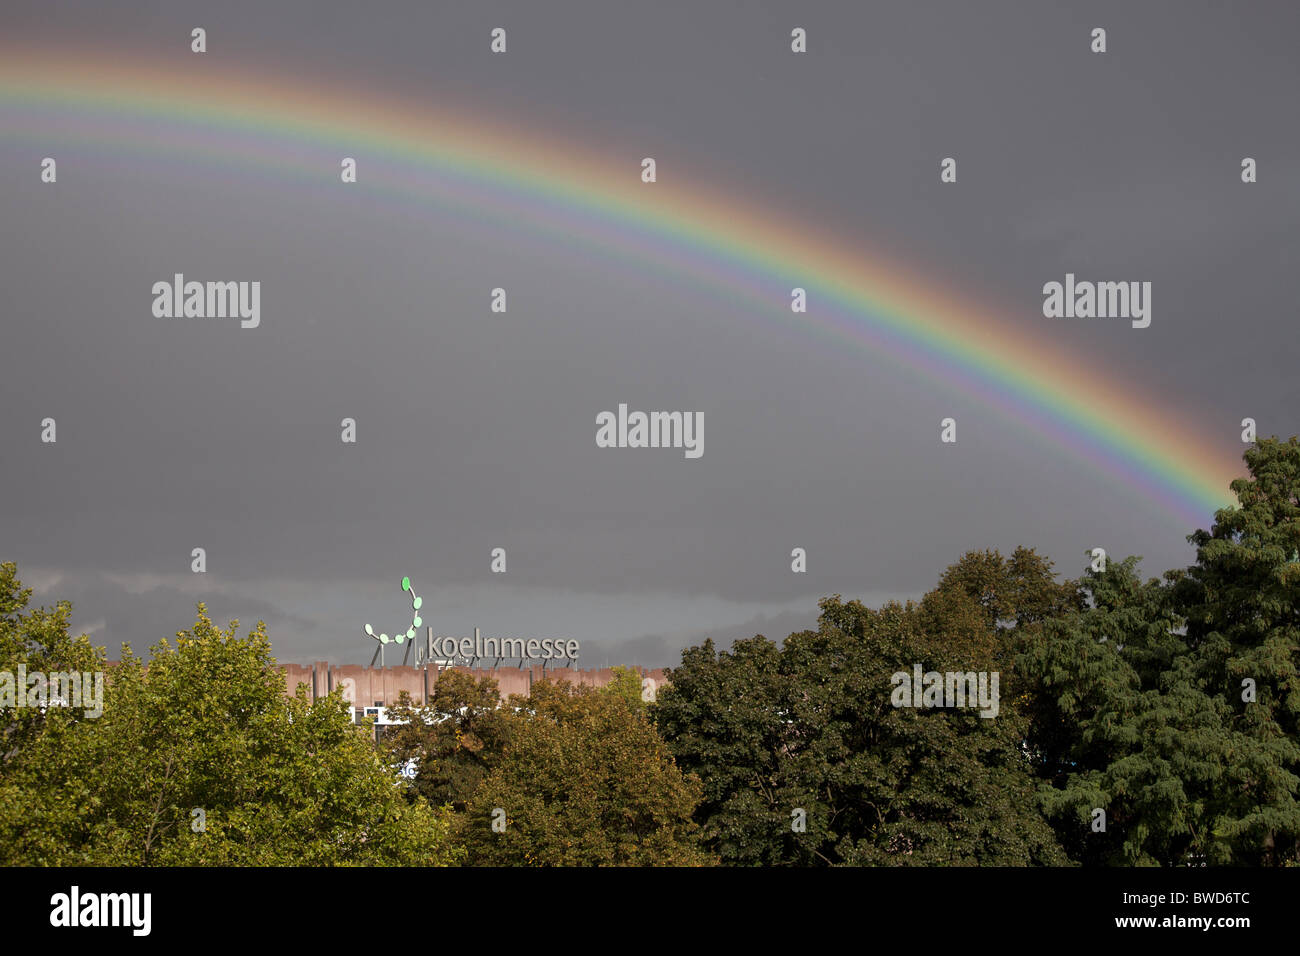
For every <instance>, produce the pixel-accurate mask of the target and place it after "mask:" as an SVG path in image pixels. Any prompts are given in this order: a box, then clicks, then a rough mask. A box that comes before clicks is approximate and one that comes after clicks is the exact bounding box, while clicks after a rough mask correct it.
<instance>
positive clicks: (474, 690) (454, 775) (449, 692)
mask: <svg viewBox="0 0 1300 956" xmlns="http://www.w3.org/2000/svg"><path fill="white" fill-rule="evenodd" d="M389 716H390V717H391V718H393V719H395V720H405V721H407V723H406V724H403V725H399V726H395V727H389V728H388V730H387V732H386V733H385V735H384V741H383V742H384V747H385V749H386V750H387V752H388V753H389V754H390V757H391V759H392V761H393V762H395V763H397V764H399V765H400V764H404V763H406V761H408V760H412V759H413V760H414V761H415V767H416V777H415V780H414V783H413V787H412V793H413V794H415V795H419V796H421V797H423V798H425V799H426V800H428V802H429V803H431V804H433V805H434V806H443V805H449V806H451V807H453V808H454V809H456V810H458V811H459V810H464V809H465V803H466V801H467V800H469V798H470V797H471V796H473V794H474V791H475V790H476V789H478V786H479V784H480V783H482V782H483V779H484V778H485V777H486V776H487V775H488V774H489V773H490V772H491V771H492V768H493V767H495V766H496V765H497V764H498V763H499V762H500V760H501V756H502V754H503V753H504V751H505V745H506V743H507V741H508V740H509V739H510V732H511V730H512V728H513V726H514V724H513V722H512V721H511V720H510V717H509V712H508V711H505V710H502V708H501V695H500V692H499V691H498V689H497V682H496V681H495V680H493V679H492V678H490V677H484V678H480V679H476V678H475V677H474V676H473V675H472V674H466V673H464V672H463V671H457V670H444V671H442V672H441V673H440V674H439V675H438V680H437V682H436V683H435V684H434V687H433V692H432V693H431V694H430V695H429V701H428V703H427V705H425V706H423V707H417V706H415V705H414V704H413V703H412V701H411V699H410V697H409V695H407V694H406V693H405V692H403V693H402V694H401V695H400V696H399V698H398V702H397V704H395V705H394V706H393V707H390V708H389Z"/></svg>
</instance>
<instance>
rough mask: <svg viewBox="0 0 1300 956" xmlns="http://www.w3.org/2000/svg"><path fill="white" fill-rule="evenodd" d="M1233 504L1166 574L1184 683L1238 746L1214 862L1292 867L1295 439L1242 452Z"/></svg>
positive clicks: (1297, 562) (1298, 483) (1296, 668)
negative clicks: (1221, 717)
mask: <svg viewBox="0 0 1300 956" xmlns="http://www.w3.org/2000/svg"><path fill="white" fill-rule="evenodd" d="M1244 458H1245V461H1246V466H1247V468H1248V470H1249V473H1250V477H1249V478H1239V479H1237V480H1236V481H1234V482H1233V483H1232V490H1233V492H1234V493H1235V494H1236V497H1237V504H1236V505H1235V506H1232V507H1228V508H1223V509H1220V510H1219V511H1218V513H1217V514H1216V515H1215V521H1214V525H1213V527H1212V528H1211V530H1210V531H1208V532H1207V531H1204V530H1200V531H1197V532H1196V533H1194V534H1192V535H1190V536H1189V537H1188V540H1189V541H1190V542H1191V543H1192V544H1193V545H1195V546H1196V563H1195V565H1193V566H1192V567H1190V568H1188V569H1187V570H1186V572H1185V573H1182V574H1176V575H1172V576H1171V580H1172V581H1173V586H1174V588H1175V600H1176V603H1177V605H1178V607H1179V609H1180V610H1181V611H1182V613H1183V614H1184V615H1185V616H1186V619H1187V641H1188V644H1189V646H1190V649H1191V654H1192V658H1193V659H1192V662H1191V665H1190V671H1191V677H1190V679H1191V680H1192V681H1193V682H1194V683H1195V686H1197V687H1198V688H1199V689H1200V690H1202V691H1203V692H1204V693H1205V694H1206V695H1208V696H1211V697H1213V698H1215V699H1216V700H1217V701H1221V702H1222V706H1223V707H1224V709H1225V719H1226V721H1227V724H1228V726H1229V727H1230V728H1231V729H1232V731H1234V732H1235V733H1237V734H1240V735H1241V736H1242V737H1244V738H1245V740H1247V741H1249V745H1248V746H1247V745H1244V744H1243V745H1239V746H1238V748H1237V749H1236V750H1235V751H1234V753H1233V757H1234V759H1233V762H1232V764H1231V766H1230V768H1229V769H1228V770H1227V771H1226V772H1225V774H1224V777H1223V779H1222V780H1221V781H1220V782H1219V785H1218V786H1217V787H1216V788H1215V790H1214V793H1213V795H1212V799H1211V800H1210V805H1211V806H1212V808H1213V814H1214V837H1215V853H1214V854H1213V856H1212V859H1211V862H1233V863H1245V864H1253V865H1260V864H1274V865H1276V864H1280V863H1284V862H1291V863H1295V862H1300V802H1297V791H1298V789H1300V742H1298V741H1300V444H1298V443H1297V439H1296V438H1295V437H1294V436H1293V437H1292V438H1291V439H1290V440H1289V441H1285V442H1284V441H1280V440H1278V439H1277V438H1266V439H1261V440H1260V441H1259V442H1258V443H1257V444H1256V445H1254V446H1253V447H1251V448H1250V449H1248V450H1247V451H1246V453H1245V455H1244Z"/></svg>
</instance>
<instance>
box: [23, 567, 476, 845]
mask: <svg viewBox="0 0 1300 956" xmlns="http://www.w3.org/2000/svg"><path fill="white" fill-rule="evenodd" d="M27 597H28V592H25V591H22V590H20V589H19V588H18V587H17V583H16V578H15V575H14V572H13V569H12V566H11V565H7V566H5V568H4V574H3V576H0V608H3V609H4V612H3V617H4V624H3V629H4V633H3V636H0V640H3V641H4V647H5V653H6V659H7V661H8V662H9V663H13V664H16V663H19V662H25V663H26V664H27V666H28V667H29V668H32V669H34V667H35V665H36V664H37V663H40V664H41V665H42V666H43V667H45V666H49V665H51V664H53V663H55V661H54V660H52V658H51V655H52V654H53V655H54V656H56V657H59V656H61V657H63V658H64V661H63V662H66V661H68V660H75V661H76V662H77V663H80V664H84V665H85V666H86V667H87V668H90V669H95V670H100V671H103V670H106V669H108V670H110V671H111V672H110V673H109V674H108V677H107V681H106V686H105V694H104V709H103V714H102V716H100V717H98V718H89V717H86V716H84V714H80V713H79V712H77V711H74V710H72V709H70V708H49V709H48V710H47V711H46V713H45V714H44V715H43V716H41V715H39V712H37V715H36V716H33V714H31V713H20V715H19V716H18V717H17V718H14V717H13V716H12V715H11V714H10V713H9V712H8V711H6V712H5V713H4V714H3V716H2V717H0V719H2V720H3V721H4V723H5V725H6V728H7V730H8V729H11V728H14V727H15V725H16V726H17V729H16V730H15V731H14V732H13V733H7V734H6V741H7V745H6V747H5V766H4V777H3V783H2V784H0V787H2V788H3V792H2V793H0V806H2V807H3V808H4V809H3V811H0V847H2V848H3V849H0V854H3V861H4V862H6V863H13V864H40V865H74V864H75V865H115V866H120V865H241V866H242V865H291V864H315V865H320V864H327V865H329V864H377V863H396V864H402V863H406V864H419V865H436V864H447V863H454V862H456V861H457V859H458V855H457V853H456V852H455V851H454V850H453V848H452V846H451V844H450V843H449V841H448V832H449V829H450V821H449V818H448V815H447V814H446V813H444V812H442V811H438V810H434V809H432V808H430V807H429V806H428V805H427V804H426V803H423V802H420V803H417V804H415V805H412V804H409V803H408V802H407V801H406V799H405V798H404V797H403V794H402V786H401V784H400V781H399V780H398V778H397V776H396V774H395V772H394V770H393V768H391V767H390V766H388V765H387V763H386V762H385V761H384V760H383V759H381V756H380V754H379V753H378V752H377V751H376V749H375V747H374V745H373V744H372V743H371V742H370V741H369V740H368V738H367V737H366V735H365V734H364V733H363V732H362V731H360V730H359V729H358V728H356V727H354V726H353V725H352V723H351V721H350V718H349V716H348V712H347V708H346V705H345V704H344V703H343V701H342V699H341V697H340V695H339V694H338V693H336V694H333V695H331V696H330V697H328V698H325V699H322V700H318V701H316V702H314V703H313V702H308V701H307V699H306V696H305V691H304V690H303V689H302V688H299V691H298V693H297V695H296V696H295V697H292V698H288V697H286V695H285V693H284V678H283V676H282V674H281V672H280V671H279V669H278V668H277V667H276V666H275V662H274V660H273V659H272V657H271V655H270V644H269V641H268V640H267V637H266V633H265V630H264V628H263V626H262V625H261V624H259V625H258V626H257V627H256V628H255V629H254V630H253V631H252V632H251V633H250V634H249V635H248V636H247V637H244V638H240V637H238V636H237V635H236V629H237V626H238V622H232V623H231V624H230V626H229V627H228V628H227V629H225V630H224V631H223V630H221V629H218V628H217V627H216V626H215V625H214V624H213V623H212V621H211V620H210V619H209V618H208V616H207V612H206V609H205V608H204V607H203V605H202V604H200V605H199V607H198V620H197V621H196V622H195V625H194V627H193V628H191V629H190V630H189V631H185V632H181V633H179V634H177V639H176V642H175V645H174V646H173V645H172V644H171V643H170V642H168V641H166V640H164V641H161V642H159V643H158V644H156V645H155V646H154V647H153V649H152V651H153V652H152V657H151V659H150V660H149V661H148V662H147V664H146V662H145V661H144V660H142V659H141V658H138V657H136V656H134V655H133V654H132V653H131V651H130V649H129V648H125V649H124V656H123V660H122V661H121V662H120V663H118V664H117V665H115V666H113V667H112V668H107V666H106V664H105V661H104V654H103V650H102V649H101V648H96V649H94V656H93V659H92V658H90V657H87V656H86V655H85V647H86V646H88V642H85V641H84V638H82V639H78V640H77V641H70V640H69V639H68V638H67V636H66V621H67V609H66V606H63V605H61V606H60V607H59V609H58V610H56V611H55V612H54V613H53V614H47V613H45V612H42V611H35V612H32V613H30V614H27V615H24V614H23V613H22V608H23V607H24V606H25V604H26V600H27ZM195 811H199V813H196V812H195ZM200 824H201V826H200Z"/></svg>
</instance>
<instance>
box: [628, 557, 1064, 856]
mask: <svg viewBox="0 0 1300 956" xmlns="http://www.w3.org/2000/svg"><path fill="white" fill-rule="evenodd" d="M1071 594H1072V592H1071V590H1070V589H1069V588H1068V587H1066V588H1061V587H1060V586H1058V585H1056V584H1055V583H1054V582H1053V580H1052V576H1051V572H1050V565H1048V564H1047V563H1046V562H1042V561H1041V559H1038V558H1037V556H1036V555H1033V554H1032V552H1024V553H1023V554H1022V553H1018V555H1017V560H1016V561H1014V562H1007V561H1004V560H1003V559H1002V558H1001V557H1000V556H998V555H997V554H996V553H984V554H971V555H968V556H967V557H966V558H965V559H963V562H962V563H961V564H959V565H956V566H954V567H953V568H951V569H949V573H948V574H947V575H945V577H944V579H943V580H942V581H941V583H940V587H939V588H938V589H936V591H934V592H931V593H930V594H928V595H926V597H925V598H924V599H923V600H922V601H921V602H920V603H919V604H914V603H909V604H907V605H906V606H902V605H899V604H897V603H891V604H888V605H886V606H885V607H883V608H881V609H880V610H878V611H873V610H871V609H869V608H866V607H864V606H863V605H862V604H861V603H859V602H857V601H850V602H844V601H842V600H841V599H840V598H839V596H838V595H837V596H835V597H832V598H828V599H826V600H824V601H823V602H822V604H821V608H822V614H821V618H820V622H819V627H818V629H817V630H816V631H806V632H803V633H800V634H793V635H791V636H790V637H789V638H788V639H787V640H786V641H785V643H784V646H783V647H782V648H780V649H778V648H776V647H775V645H773V644H771V643H770V642H769V641H767V640H766V639H765V638H763V637H761V636H759V637H756V638H754V639H753V640H751V641H740V642H737V644H736V645H735V647H734V648H733V650H732V651H731V652H721V653H718V652H715V650H714V647H713V645H712V643H711V642H706V643H705V645H704V646H703V647H700V648H692V649H691V650H688V651H687V652H685V653H684V654H683V659H682V666H681V667H679V668H674V669H673V670H672V671H671V673H670V675H669V679H670V681H671V684H670V685H669V686H668V687H667V688H665V690H664V691H663V692H662V693H661V694H660V697H659V701H658V703H657V705H656V706H655V707H654V708H653V714H654V717H655V720H656V723H657V724H658V726H659V728H660V730H661V732H662V733H663V734H664V736H665V738H666V739H667V740H668V741H669V744H670V748H671V749H672V751H673V753H674V755H675V756H676V757H677V760H678V763H679V764H680V765H681V766H682V767H683V768H684V769H686V770H689V771H692V772H695V773H697V774H699V775H700V777H701V778H702V780H703V783H704V788H705V789H704V800H703V802H702V803H701V805H700V807H699V809H698V811H697V814H696V819H697V820H698V821H699V822H700V823H701V826H702V832H703V839H704V845H705V846H706V847H707V848H709V849H711V850H713V851H715V852H717V853H718V854H719V855H720V856H721V858H722V860H723V861H724V862H726V863H736V864H767V865H780V864H795V865H809V864H860V865H925V864H943V865H964V864H984V865H1014V864H1022V865H1023V864H1030V863H1064V862H1066V858H1065V856H1064V854H1063V853H1062V852H1061V851H1060V849H1059V848H1058V846H1057V844H1056V841H1055V839H1054V838H1053V835H1052V833H1051V831H1050V829H1049V828H1048V826H1047V824H1046V822H1045V821H1044V820H1043V819H1042V818H1041V816H1040V815H1039V814H1038V813H1037V811H1036V810H1035V809H1034V807H1035V800H1034V781H1033V778H1032V775H1031V772H1030V770H1031V764H1030V761H1029V760H1028V758H1027V757H1026V755H1025V754H1024V753H1023V751H1022V748H1021V746H1020V741H1021V728H1022V727H1023V721H1022V720H1020V719H1018V718H1017V716H1016V715H1015V713H1014V712H1012V711H1009V710H1008V707H1007V701H1006V699H1005V697H1003V701H1002V712H1001V714H1000V715H999V717H998V718H996V719H987V718H983V717H980V716H979V714H978V713H977V712H975V711H958V710H918V709H912V708H896V707H894V706H893V704H892V703H891V687H892V684H891V677H892V675H893V674H894V673H895V672H897V671H905V672H907V673H909V674H910V673H911V672H912V668H913V665H914V664H921V665H922V667H923V669H924V670H938V671H957V670H960V671H963V672H965V671H972V670H974V671H981V670H985V671H987V670H993V669H995V667H994V665H995V663H996V661H997V660H998V659H999V657H1000V654H1001V647H1002V643H1003V642H1004V641H1005V640H1007V638H1006V637H1005V635H1003V634H1001V633H1000V632H1001V631H1005V630H1015V628H1016V626H1017V625H1016V621H1017V620H1024V621H1026V622H1029V621H1030V620H1031V619H1032V620H1037V619H1038V616H1039V615H1041V614H1042V613H1043V610H1042V609H1043V608H1044V607H1045V606H1047V607H1052V608H1054V607H1056V606H1058V605H1059V604H1060V603H1061V602H1062V601H1065V602H1067V603H1068V601H1069V599H1070V595H1071ZM1045 600H1046V603H1045ZM797 811H803V813H804V815H805V819H806V832H798V831H797V830H796V828H795V826H794V824H795V822H796V817H795V816H794V815H795V814H797ZM1027 811H1028V812H1027Z"/></svg>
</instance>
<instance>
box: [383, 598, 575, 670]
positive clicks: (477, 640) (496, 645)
mask: <svg viewBox="0 0 1300 956" xmlns="http://www.w3.org/2000/svg"><path fill="white" fill-rule="evenodd" d="M402 590H403V591H407V592H409V593H410V595H411V626H410V627H408V628H407V629H406V630H405V631H398V632H396V633H395V634H392V635H389V634H387V633H379V634H376V633H375V630H374V628H372V627H371V626H370V625H369V624H367V625H366V626H365V630H366V633H367V634H368V635H370V636H371V637H373V638H374V639H375V640H376V641H378V642H379V647H377V648H375V656H374V657H373V658H371V661H370V663H371V664H372V665H373V664H374V663H375V661H376V660H378V661H380V662H381V663H382V662H383V651H384V647H385V646H386V645H387V644H389V643H393V644H398V645H405V646H406V654H407V656H409V655H410V652H411V650H412V648H414V650H415V663H416V666H417V667H418V666H419V665H421V664H425V663H428V662H431V661H436V662H438V663H443V664H457V663H460V664H464V665H466V666H473V665H475V664H477V663H478V662H479V661H481V660H484V659H490V658H495V659H496V665H500V663H501V661H503V660H513V659H515V658H518V659H519V666H520V667H522V666H523V664H524V661H527V660H532V661H542V666H543V667H545V666H546V661H552V660H564V661H568V662H570V663H572V662H573V661H576V660H577V659H578V653H579V650H580V647H579V644H578V642H577V641H574V640H565V639H562V638H550V637H546V638H542V639H541V640H537V639H535V638H529V639H524V638H517V637H488V638H484V637H480V636H479V631H478V628H474V636H473V637H462V638H455V637H434V636H433V628H432V626H430V627H428V628H427V629H426V639H425V645H424V647H420V646H418V645H417V644H416V641H415V632H416V630H417V629H418V628H419V627H421V626H422V625H423V624H424V620H423V619H422V618H421V617H420V608H421V607H423V606H424V599H423V598H422V597H420V596H419V595H418V594H416V593H415V591H414V590H413V589H412V588H411V579H410V578H408V577H404V578H402ZM496 665H494V666H496Z"/></svg>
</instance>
